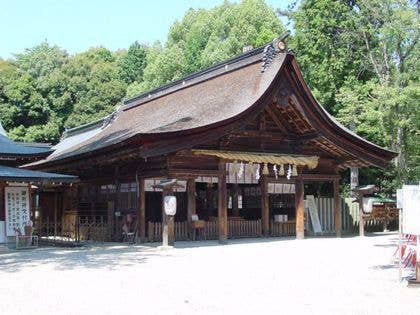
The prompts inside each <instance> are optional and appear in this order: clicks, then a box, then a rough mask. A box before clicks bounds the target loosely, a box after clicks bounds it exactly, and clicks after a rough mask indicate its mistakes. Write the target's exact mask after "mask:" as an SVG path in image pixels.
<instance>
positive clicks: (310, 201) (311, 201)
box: [305, 195, 322, 233]
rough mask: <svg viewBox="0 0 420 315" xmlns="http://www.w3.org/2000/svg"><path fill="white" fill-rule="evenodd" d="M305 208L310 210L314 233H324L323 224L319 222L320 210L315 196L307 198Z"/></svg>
mask: <svg viewBox="0 0 420 315" xmlns="http://www.w3.org/2000/svg"><path fill="white" fill-rule="evenodd" d="M305 207H306V208H307V209H308V211H309V215H310V216H311V222H312V228H313V229H314V233H322V227H321V222H320V221H319V216H318V209H317V207H316V203H315V197H314V196H313V195H308V196H306V202H305Z"/></svg>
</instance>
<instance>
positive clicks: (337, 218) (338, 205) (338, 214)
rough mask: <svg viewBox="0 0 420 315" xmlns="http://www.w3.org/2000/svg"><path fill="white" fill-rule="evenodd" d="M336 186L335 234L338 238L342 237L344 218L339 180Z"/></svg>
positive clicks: (336, 181)
mask: <svg viewBox="0 0 420 315" xmlns="http://www.w3.org/2000/svg"><path fill="white" fill-rule="evenodd" d="M333 186H334V219H335V233H336V235H337V237H341V230H342V226H341V225H342V223H341V222H342V218H341V202H340V191H339V188H340V187H339V181H338V179H336V180H334V181H333Z"/></svg>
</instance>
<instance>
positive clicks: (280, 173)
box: [279, 164, 284, 176]
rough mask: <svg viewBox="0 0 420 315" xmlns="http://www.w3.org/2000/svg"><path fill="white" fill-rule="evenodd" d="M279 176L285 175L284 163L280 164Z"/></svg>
mask: <svg viewBox="0 0 420 315" xmlns="http://www.w3.org/2000/svg"><path fill="white" fill-rule="evenodd" d="M279 176H284V165H283V164H280V169H279Z"/></svg>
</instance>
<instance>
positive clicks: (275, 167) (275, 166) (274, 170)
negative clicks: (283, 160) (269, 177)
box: [273, 164, 278, 179]
mask: <svg viewBox="0 0 420 315" xmlns="http://www.w3.org/2000/svg"><path fill="white" fill-rule="evenodd" d="M273 173H274V176H275V177H276V179H277V178H278V174H277V165H276V164H274V165H273Z"/></svg>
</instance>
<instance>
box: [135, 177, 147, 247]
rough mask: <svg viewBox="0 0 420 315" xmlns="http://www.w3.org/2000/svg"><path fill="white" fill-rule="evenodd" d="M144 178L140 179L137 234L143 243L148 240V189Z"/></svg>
mask: <svg viewBox="0 0 420 315" xmlns="http://www.w3.org/2000/svg"><path fill="white" fill-rule="evenodd" d="M144 182H145V180H144V178H140V179H138V182H137V183H138V187H137V189H138V215H137V217H138V222H137V229H138V231H137V234H138V236H137V237H138V240H139V241H140V242H141V243H143V242H145V241H146V191H145V186H144Z"/></svg>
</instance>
